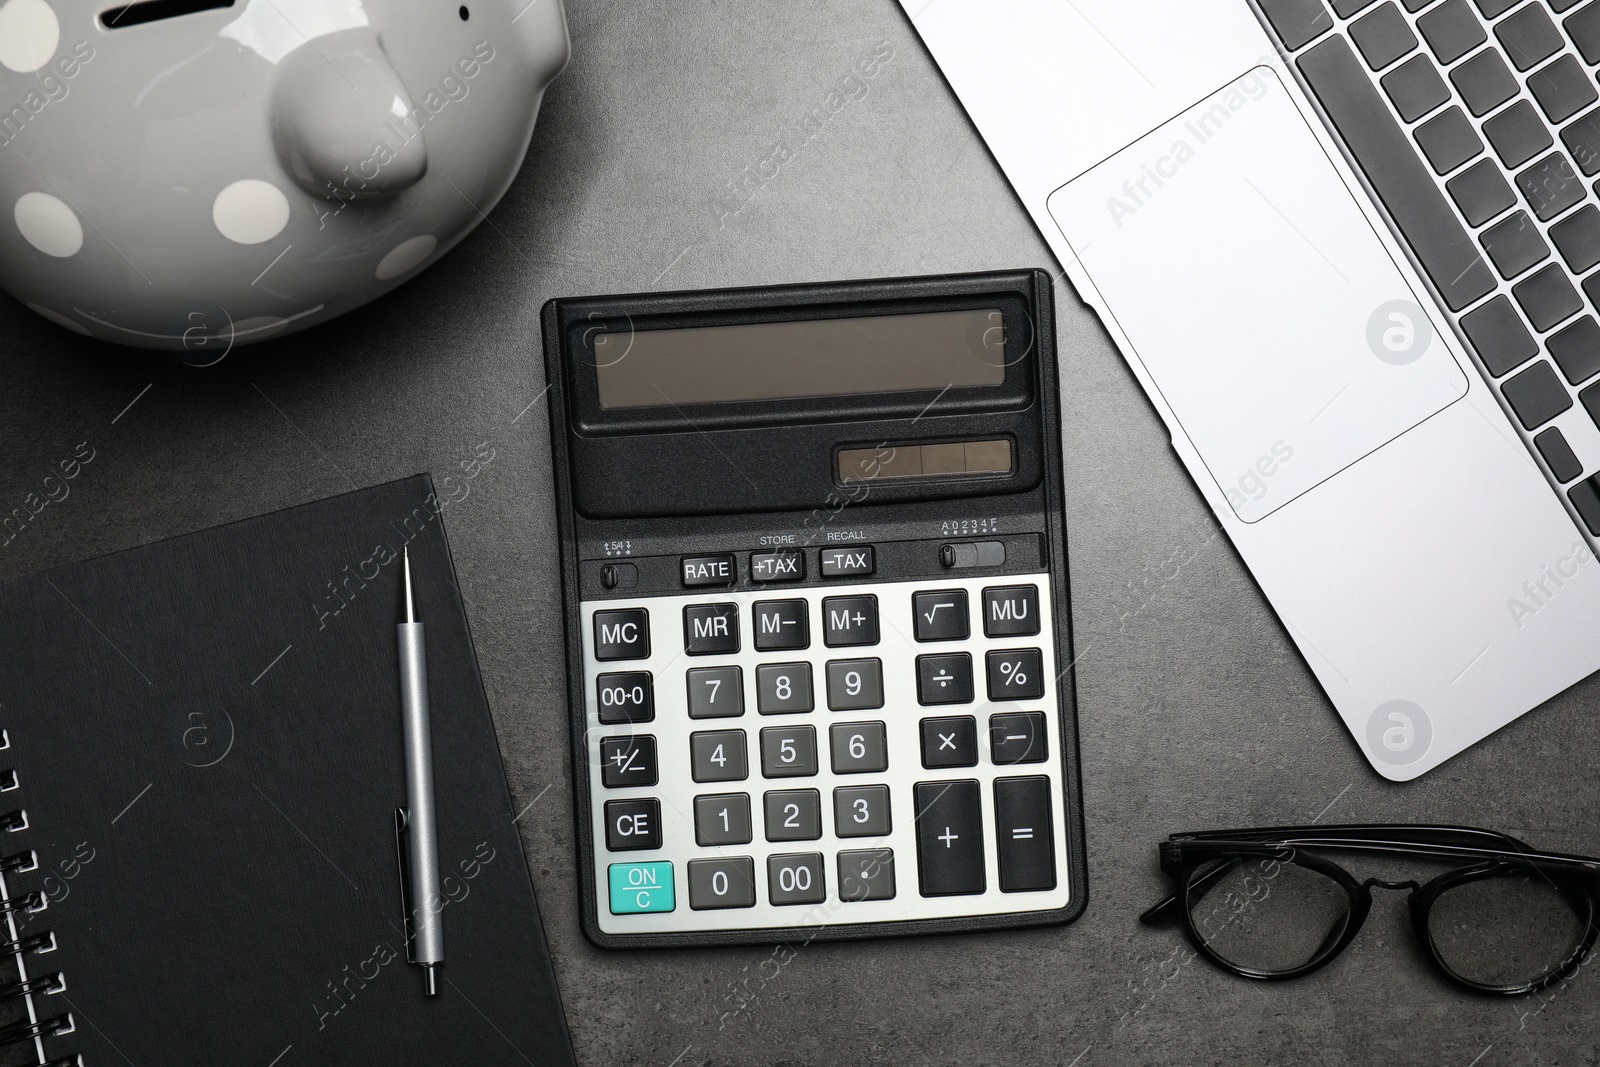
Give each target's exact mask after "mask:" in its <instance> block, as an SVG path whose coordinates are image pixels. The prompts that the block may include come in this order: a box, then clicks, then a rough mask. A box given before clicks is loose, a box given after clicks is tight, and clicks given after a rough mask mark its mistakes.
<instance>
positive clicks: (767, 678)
mask: <svg viewBox="0 0 1600 1067" xmlns="http://www.w3.org/2000/svg"><path fill="white" fill-rule="evenodd" d="M812 707H813V703H812V699H811V664H809V663H763V664H762V665H761V666H759V667H757V668H756V710H757V711H759V712H761V714H763V715H786V714H789V713H791V712H797V711H810V710H811V709H812Z"/></svg>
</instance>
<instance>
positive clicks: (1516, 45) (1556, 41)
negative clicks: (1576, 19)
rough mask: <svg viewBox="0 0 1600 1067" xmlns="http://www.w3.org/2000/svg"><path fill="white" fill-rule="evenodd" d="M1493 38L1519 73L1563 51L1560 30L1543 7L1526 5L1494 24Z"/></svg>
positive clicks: (1540, 5)
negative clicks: (1503, 49) (1500, 45)
mask: <svg viewBox="0 0 1600 1067" xmlns="http://www.w3.org/2000/svg"><path fill="white" fill-rule="evenodd" d="M1494 35H1495V36H1496V37H1498V38H1499V39H1500V43H1501V44H1502V45H1504V46H1505V50H1506V54H1507V55H1508V56H1510V57H1511V62H1513V63H1515V64H1516V65H1517V69H1518V70H1530V69H1532V68H1533V67H1536V66H1538V65H1539V64H1540V63H1543V62H1544V61H1545V60H1547V59H1549V58H1550V57H1551V56H1553V55H1555V54H1556V53H1557V52H1559V51H1561V45H1562V40H1561V31H1560V30H1558V29H1556V24H1555V23H1553V22H1551V21H1550V16H1549V14H1548V13H1546V11H1545V9H1544V5H1543V4H1524V5H1523V6H1522V8H1521V9H1520V10H1518V11H1517V12H1516V13H1515V14H1512V15H1509V16H1507V17H1506V19H1505V21H1504V22H1499V23H1496V24H1495V27H1494Z"/></svg>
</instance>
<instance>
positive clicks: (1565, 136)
mask: <svg viewBox="0 0 1600 1067" xmlns="http://www.w3.org/2000/svg"><path fill="white" fill-rule="evenodd" d="M1597 10H1600V9H1597ZM1561 143H1562V144H1564V145H1566V146H1567V151H1568V152H1571V153H1572V158H1573V159H1574V160H1576V161H1577V163H1578V169H1579V170H1581V171H1583V172H1584V173H1585V174H1588V175H1590V176H1593V175H1594V174H1596V173H1600V111H1591V112H1589V113H1588V114H1587V115H1585V116H1583V118H1581V119H1579V120H1578V121H1577V122H1574V123H1572V124H1571V125H1570V126H1568V127H1567V128H1566V129H1564V130H1562V131H1561Z"/></svg>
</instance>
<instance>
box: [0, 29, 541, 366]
mask: <svg viewBox="0 0 1600 1067" xmlns="http://www.w3.org/2000/svg"><path fill="white" fill-rule="evenodd" d="M568 52H569V44H568V40H567V28H566V20H565V16H564V13H563V10H562V5H561V0H465V2H464V3H461V2H458V0H449V2H442V0H231V2H230V0H145V2H138V3H131V4H128V5H127V6H123V7H110V6H108V5H106V4H88V3H84V2H82V0H0V285H3V286H4V287H5V289H6V291H7V292H9V293H11V294H12V295H13V296H15V297H16V298H17V299H18V300H20V301H22V302H23V303H24V304H26V305H27V306H28V307H29V308H31V309H33V310H34V311H35V312H37V313H38V314H40V315H42V316H44V317H45V318H47V319H49V320H50V321H51V322H54V323H56V324H58V325H60V326H62V327H65V328H66V329H69V330H75V331H77V332H79V333H83V334H88V335H91V336H93V337H97V338H100V339H102V340H105V341H112V342H116V343H119V344H125V345H137V346H141V347H145V348H160V349H172V350H179V351H184V352H186V353H187V354H188V355H187V356H186V358H190V359H191V361H200V362H204V361H209V360H212V359H217V358H220V357H221V356H222V355H224V354H226V352H227V351H228V350H229V349H230V348H232V347H233V346H234V345H241V344H248V343H250V342H253V341H259V340H264V339H266V338H268V337H274V336H282V335H284V334H287V333H290V332H292V331H295V330H299V329H303V328H305V327H307V326H310V325H312V324H314V323H317V322H322V321H325V320H327V319H330V318H332V317H334V316H335V315H339V314H342V313H344V312H346V311H349V310H350V309H351V308H355V307H359V306H360V305H362V304H365V303H366V302H367V301H369V300H372V299H374V298H375V297H378V296H380V295H382V294H383V293H386V292H388V291H389V290H390V289H393V288H394V287H395V286H397V285H400V284H401V283H402V282H404V281H405V280H406V279H407V278H409V277H411V276H412V275H413V274H415V273H416V272H417V271H419V270H421V269H422V268H423V267H426V266H427V265H428V264H430V263H432V262H433V261H434V260H436V259H438V258H439V257H440V256H442V255H444V254H445V253H446V252H447V251H449V249H450V248H451V247H452V246H453V245H454V244H455V243H456V242H457V241H459V240H461V238H462V237H464V236H466V234H467V233H468V232H469V231H471V230H472V228H473V227H474V226H476V225H477V224H478V223H479V222H480V221H481V220H482V219H483V218H484V216H485V215H486V214H487V213H488V212H489V210H490V209H491V208H493V207H494V205H495V203H496V202H497V201H499V199H500V197H501V196H502V195H503V194H504V193H505V191H506V189H507V187H508V186H509V185H510V184H511V181H512V178H513V177H514V176H515V175H516V173H517V169H518V167H519V166H520V165H521V163H522V159H523V156H524V155H525V153H526V152H527V149H528V142H529V139H530V138H531V137H532V135H533V126H534V120H535V119H536V118H537V116H538V111H539V102H540V100H541V99H542V97H543V94H544V90H545V87H546V86H547V85H549V84H550V82H551V80H552V79H554V78H555V76H556V75H557V74H559V73H560V71H561V68H562V67H563V66H564V65H565V64H566V61H567V55H568Z"/></svg>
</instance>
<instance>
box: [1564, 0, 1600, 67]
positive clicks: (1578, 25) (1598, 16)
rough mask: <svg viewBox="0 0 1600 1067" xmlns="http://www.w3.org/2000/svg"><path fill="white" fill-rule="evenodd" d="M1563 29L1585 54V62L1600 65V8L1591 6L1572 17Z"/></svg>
mask: <svg viewBox="0 0 1600 1067" xmlns="http://www.w3.org/2000/svg"><path fill="white" fill-rule="evenodd" d="M1561 25H1562V27H1564V28H1565V29H1566V31H1567V36H1568V37H1571V38H1572V43H1573V44H1575V45H1577V46H1578V51H1579V52H1581V53H1583V61H1584V62H1585V63H1588V64H1589V65H1590V66H1593V65H1595V64H1596V63H1600V6H1596V5H1594V4H1590V5H1589V6H1588V7H1586V8H1584V9H1583V10H1582V11H1580V12H1578V13H1577V14H1576V15H1571V16H1569V17H1568V18H1567V20H1566V21H1565V22H1563V23H1562V24H1561Z"/></svg>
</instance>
